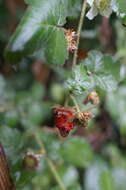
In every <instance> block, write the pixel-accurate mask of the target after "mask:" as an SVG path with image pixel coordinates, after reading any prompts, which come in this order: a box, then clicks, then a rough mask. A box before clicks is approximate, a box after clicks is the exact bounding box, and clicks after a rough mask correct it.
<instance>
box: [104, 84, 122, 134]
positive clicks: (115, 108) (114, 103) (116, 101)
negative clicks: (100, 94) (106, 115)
mask: <svg viewBox="0 0 126 190" xmlns="http://www.w3.org/2000/svg"><path fill="white" fill-rule="evenodd" d="M107 109H108V110H109V112H110V114H111V116H112V117H113V119H115V120H116V122H117V123H118V125H119V126H120V132H121V133H122V134H126V115H125V113H126V87H125V86H121V87H120V88H118V90H117V91H116V92H111V93H109V94H108V95H107Z"/></svg>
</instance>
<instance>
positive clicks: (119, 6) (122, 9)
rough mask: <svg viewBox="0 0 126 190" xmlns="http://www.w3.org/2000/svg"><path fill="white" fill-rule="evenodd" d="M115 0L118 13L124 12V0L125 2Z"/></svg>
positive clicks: (125, 12) (125, 7) (125, 9)
mask: <svg viewBox="0 0 126 190" xmlns="http://www.w3.org/2000/svg"><path fill="white" fill-rule="evenodd" d="M116 1H117V6H118V9H119V13H124V14H126V2H125V0H116Z"/></svg>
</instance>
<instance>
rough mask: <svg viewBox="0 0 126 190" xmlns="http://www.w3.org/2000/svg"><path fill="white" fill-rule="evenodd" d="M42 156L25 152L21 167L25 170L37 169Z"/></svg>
mask: <svg viewBox="0 0 126 190" xmlns="http://www.w3.org/2000/svg"><path fill="white" fill-rule="evenodd" d="M41 157H42V154H36V153H34V152H33V151H29V152H27V154H26V155H25V156H24V158H23V166H24V167H25V168H26V169H37V168H38V167H39V163H40V158H41Z"/></svg>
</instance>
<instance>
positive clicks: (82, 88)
mask: <svg viewBox="0 0 126 190" xmlns="http://www.w3.org/2000/svg"><path fill="white" fill-rule="evenodd" d="M7 2H9V0H8V1H2V0H1V1H0V69H1V74H0V142H1V143H2V145H3V147H4V149H5V152H6V155H7V159H8V163H9V166H10V168H11V175H12V178H13V180H14V182H15V184H16V189H17V190H49V189H51V190H60V189H61V187H60V186H59V185H58V183H57V180H56V177H55V175H54V172H52V170H51V168H50V166H49V164H48V160H47V157H48V158H49V159H50V160H51V162H52V163H53V165H54V167H55V169H56V171H57V173H58V175H59V177H60V178H61V181H62V183H63V184H64V185H65V187H66V189H68V190H125V189H126V151H125V150H126V116H125V114H126V27H125V20H126V16H125V15H123V19H122V17H120V15H118V16H117V15H116V14H115V13H113V14H112V15H111V17H110V19H109V20H107V21H108V22H107V23H108V24H107V25H105V27H106V28H107V29H106V30H107V32H108V33H107V34H106V33H105V32H104V30H102V29H104V21H105V18H104V17H101V16H97V17H96V18H95V19H93V20H92V21H89V20H88V19H87V18H85V26H84V28H83V29H82V33H81V40H80V49H79V52H80V54H79V60H78V62H79V63H80V64H78V65H76V66H75V67H74V68H73V69H71V61H72V59H71V57H72V54H70V55H68V51H67V42H66V38H65V34H64V28H74V29H75V30H76V29H77V24H78V21H79V15H80V11H81V1H80V0H79V1H78V0H77V1H76V0H69V1H68V0H53V1H51V0H26V3H23V2H20V1H16V0H15V1H13V2H11V3H10V4H9V3H7ZM26 4H27V5H26ZM117 4H118V7H119V13H124V14H126V6H125V7H124V6H123V5H124V4H125V3H124V1H123V0H121V1H120V0H117ZM11 5H12V6H13V9H11ZM14 7H15V8H14ZM22 17H23V18H22ZM18 23H19V24H18ZM17 24H18V26H17ZM102 27H103V28H102ZM12 33H13V35H12ZM113 36H114V38H113ZM104 39H105V42H106V43H104ZM111 39H113V41H111ZM101 52H102V53H101ZM81 53H82V54H81ZM85 57H86V58H85ZM64 63H65V65H64ZM61 66H62V67H61ZM89 72H90V73H92V75H91V76H89V75H88V73H89ZM92 90H96V91H97V92H98V94H99V95H100V105H99V106H98V108H96V109H95V110H94V114H95V115H96V117H95V118H94V119H93V120H92V121H91V122H90V123H89V126H88V127H87V128H86V129H80V128H79V129H78V130H74V131H73V132H72V133H71V134H70V136H69V137H67V138H65V139H62V138H61V137H59V135H58V132H57V131H56V130H55V128H54V123H53V113H52V109H51V108H52V106H53V105H54V104H61V105H63V104H64V102H65V99H66V97H67V96H68V92H70V93H72V94H73V95H74V96H75V97H76V99H77V101H78V104H79V105H80V107H81V108H82V109H83V108H86V109H87V108H88V106H89V107H90V106H91V105H87V106H85V105H84V104H83V101H84V98H85V97H86V95H87V94H88V93H89V92H91V91H92ZM69 104H70V105H71V106H74V105H73V102H72V101H71V100H69ZM35 134H36V135H37V136H38V138H39V140H40V141H42V142H43V144H44V146H45V148H46V151H47V157H46V156H43V157H42V159H41V161H40V166H39V168H38V169H35V170H33V171H30V170H27V169H25V168H24V167H23V165H22V160H23V157H24V155H25V154H26V152H27V150H28V149H32V150H34V151H36V152H37V151H40V145H39V143H37V142H36V139H35Z"/></svg>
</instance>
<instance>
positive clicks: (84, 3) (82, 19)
mask: <svg viewBox="0 0 126 190" xmlns="http://www.w3.org/2000/svg"><path fill="white" fill-rule="evenodd" d="M86 7H87V1H86V0H84V2H83V5H82V11H81V16H80V21H79V25H78V30H77V35H78V38H77V49H76V50H75V52H74V56H73V67H74V66H75V65H76V63H77V53H78V48H79V42H80V35H81V30H82V26H83V22H84V17H85V13H86Z"/></svg>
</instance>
